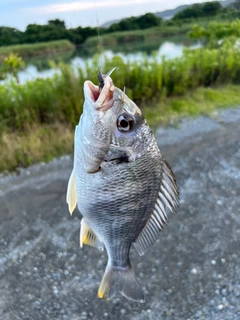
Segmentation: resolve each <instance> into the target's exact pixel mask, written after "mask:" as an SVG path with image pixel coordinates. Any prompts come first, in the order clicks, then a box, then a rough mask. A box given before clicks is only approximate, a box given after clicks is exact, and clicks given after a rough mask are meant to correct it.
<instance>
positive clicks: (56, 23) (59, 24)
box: [48, 19, 66, 29]
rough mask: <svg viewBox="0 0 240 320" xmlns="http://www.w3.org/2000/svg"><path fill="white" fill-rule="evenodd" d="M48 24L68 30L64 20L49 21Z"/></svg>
mask: <svg viewBox="0 0 240 320" xmlns="http://www.w3.org/2000/svg"><path fill="white" fill-rule="evenodd" d="M48 24H49V25H52V26H55V27H59V28H63V29H66V26H65V22H64V21H63V20H59V19H55V20H48Z"/></svg>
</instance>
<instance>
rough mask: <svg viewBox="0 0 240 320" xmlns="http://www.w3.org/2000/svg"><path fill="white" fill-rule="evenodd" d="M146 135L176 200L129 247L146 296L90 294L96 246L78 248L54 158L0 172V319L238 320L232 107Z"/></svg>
mask: <svg viewBox="0 0 240 320" xmlns="http://www.w3.org/2000/svg"><path fill="white" fill-rule="evenodd" d="M156 137H157V140H158V142H159V145H160V147H161V150H162V153H163V154H164V156H165V158H166V159H167V160H168V161H169V163H170V164H171V166H172V168H173V170H174V172H175V174H176V177H177V181H178V185H179V189H180V196H181V201H180V208H179V210H178V213H177V214H176V215H171V217H170V223H169V225H168V226H167V227H166V228H165V229H164V230H163V232H162V233H161V235H160V239H159V240H158V241H157V243H156V244H155V245H154V246H153V247H152V248H151V249H150V250H149V252H148V253H147V254H145V255H144V256H143V257H139V256H138V255H137V253H136V252H135V251H134V250H132V252H131V261H132V265H133V267H134V270H135V273H136V276H137V278H138V280H139V282H140V284H141V286H142V288H143V291H144V293H145V298H146V302H145V303H144V304H138V303H133V302H130V301H128V300H126V299H125V298H124V297H122V296H121V295H119V296H117V297H116V298H115V299H113V300H110V301H105V300H101V299H98V298H97V289H98V286H99V283H100V280H101V277H102V274H103V272H104V269H105V265H106V261H107V257H106V252H103V253H102V252H99V251H97V250H96V249H94V248H91V247H88V246H85V247H84V248H83V249H80V248H79V222H80V219H81V216H80V214H79V213H78V212H77V210H75V212H74V215H73V216H72V217H71V216H70V215H69V214H68V209H67V205H66V203H65V195H66V188H67V181H68V177H69V175H70V172H71V167H72V160H71V158H70V157H63V158H61V159H59V160H55V161H53V162H52V163H49V164H47V165H45V164H39V165H36V166H33V167H31V168H29V169H27V170H26V169H25V170H19V171H18V174H16V175H11V176H0V208H1V210H0V217H1V225H0V234H1V237H0V318H1V319H4V320H18V319H21V320H22V319H50V320H53V319H66V320H68V319H69V320H79V319H95V320H98V319H111V320H114V319H118V320H121V319H131V320H141V319H142V320H145V319H156V320H159V319H165V320H173V319H176V320H181V319H182V320H188V319H192V320H193V319H194V320H195V319H205V320H208V319H209V320H228V319H230V320H235V319H236V320H237V319H238V320H239V319H240V276H239V275H240V258H239V248H240V243H239V242H240V196H239V195H240V183H239V182H240V109H236V110H229V111H224V112H222V113H220V114H216V115H215V117H214V119H210V118H205V117H200V118H198V119H197V120H192V121H182V122H181V123H180V125H179V128H174V127H172V128H171V127H170V128H167V129H163V128H160V129H159V130H158V131H157V132H156Z"/></svg>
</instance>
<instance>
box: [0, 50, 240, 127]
mask: <svg viewBox="0 0 240 320" xmlns="http://www.w3.org/2000/svg"><path fill="white" fill-rule="evenodd" d="M100 62H101V63H102V60H101V61H100V60H99V58H96V59H95V60H94V62H93V64H92V65H86V68H85V70H83V69H79V70H78V72H77V73H76V72H74V71H73V70H72V68H71V67H70V66H67V65H65V64H61V65H60V66H59V72H58V73H57V74H55V76H54V77H53V78H48V79H37V80H36V81H29V82H27V83H26V84H24V85H19V84H17V83H16V82H15V81H14V80H12V81H9V82H8V83H6V84H4V85H0V130H1V129H4V128H10V129H11V130H24V129H26V128H27V127H28V126H30V125H31V124H32V123H33V122H34V123H53V122H54V121H56V119H57V120H59V121H65V122H67V123H69V124H71V125H75V124H76V122H77V121H78V118H79V116H80V114H81V112H82V106H83V100H84V97H83V92H82V88H83V84H84V81H85V80H86V79H89V80H92V81H93V82H95V83H97V72H98V70H99V64H100ZM113 67H117V70H116V71H114V73H113V75H112V77H113V80H114V83H115V85H116V86H117V87H119V88H122V89H123V88H124V87H126V93H127V94H128V96H129V97H130V98H132V99H133V100H135V101H136V102H137V103H139V104H140V105H141V104H146V103H147V102H151V101H153V100H155V101H158V100H159V99H163V98H165V97H169V96H176V95H181V94H183V93H185V92H186V91H188V90H189V89H194V88H197V87H199V86H207V87H209V86H212V85H215V84H223V83H240V54H239V49H238V48H237V47H236V48H234V47H233V48H229V49H226V48H221V49H197V50H185V51H184V54H183V56H181V57H179V58H176V59H173V60H167V59H163V60H162V61H161V62H160V61H159V58H158V57H157V56H155V57H154V58H152V59H149V58H143V59H142V60H141V61H140V62H139V61H136V62H129V61H124V60H123V59H122V58H121V57H118V56H115V57H113V58H112V59H111V60H105V63H104V67H103V68H102V71H103V72H104V71H105V72H106V71H108V70H110V69H111V68H113Z"/></svg>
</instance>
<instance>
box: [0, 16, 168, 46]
mask: <svg viewBox="0 0 240 320" xmlns="http://www.w3.org/2000/svg"><path fill="white" fill-rule="evenodd" d="M161 22H162V19H161V18H159V17H157V16H155V15H154V14H152V13H146V14H144V15H142V16H140V17H131V18H127V19H123V20H121V21H120V22H119V23H115V24H113V25H111V26H110V27H109V28H99V32H100V33H101V34H104V33H111V32H115V31H126V30H136V29H146V28H151V27H154V26H159V25H160V24H161ZM97 34H98V28H92V27H86V28H82V27H77V28H70V29H67V28H66V25H65V22H64V21H62V20H59V19H55V20H49V21H48V23H47V24H46V25H39V24H29V25H28V26H27V28H26V30H25V31H24V32H22V31H19V30H17V29H15V28H10V27H0V46H7V45H14V44H23V43H36V42H43V41H52V40H61V39H68V40H70V41H71V42H72V43H74V44H75V45H81V44H83V43H84V42H85V40H86V39H87V38H88V37H92V36H96V35H97Z"/></svg>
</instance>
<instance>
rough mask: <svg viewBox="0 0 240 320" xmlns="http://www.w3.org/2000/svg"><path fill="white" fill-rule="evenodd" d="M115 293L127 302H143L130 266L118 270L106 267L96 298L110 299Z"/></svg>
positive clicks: (117, 268)
mask: <svg viewBox="0 0 240 320" xmlns="http://www.w3.org/2000/svg"><path fill="white" fill-rule="evenodd" d="M117 292H120V293H121V294H122V295H123V296H124V297H126V298H127V299H129V300H132V301H137V302H144V296H143V293H142V290H141V288H140V286H139V284H138V282H137V280H136V278H135V275H134V272H133V270H132V268H131V267H130V266H128V267H126V268H120V267H112V266H110V265H107V268H106V270H105V273H104V276H103V278H102V281H101V284H100V287H99V289H98V297H99V298H106V299H110V298H112V297H113V296H114V295H115V294H116V293H117Z"/></svg>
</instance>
